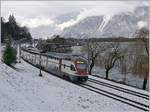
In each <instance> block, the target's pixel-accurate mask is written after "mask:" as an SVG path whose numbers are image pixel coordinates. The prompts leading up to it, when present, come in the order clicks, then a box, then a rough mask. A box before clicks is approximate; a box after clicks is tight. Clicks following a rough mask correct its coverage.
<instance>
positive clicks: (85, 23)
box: [61, 7, 148, 38]
mask: <svg viewBox="0 0 150 112" xmlns="http://www.w3.org/2000/svg"><path fill="white" fill-rule="evenodd" d="M139 23H141V25H142V24H143V25H145V26H146V25H147V24H148V7H137V8H136V9H135V11H134V12H133V13H132V12H124V13H119V14H116V15H114V16H109V15H108V16H105V15H101V16H93V17H87V18H86V19H84V20H82V21H80V22H79V23H77V24H75V25H74V26H71V27H68V28H65V29H64V30H63V32H62V33H61V35H62V36H63V37H76V38H90V37H97V38H99V37H117V36H124V37H132V36H133V34H134V33H135V31H136V30H137V29H139V27H142V26H139V25H140V24H139Z"/></svg>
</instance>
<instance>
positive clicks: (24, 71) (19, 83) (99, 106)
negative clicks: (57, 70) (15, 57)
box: [0, 61, 141, 112]
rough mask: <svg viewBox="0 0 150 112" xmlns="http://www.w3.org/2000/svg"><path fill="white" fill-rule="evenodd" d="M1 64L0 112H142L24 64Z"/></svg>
mask: <svg viewBox="0 0 150 112" xmlns="http://www.w3.org/2000/svg"><path fill="white" fill-rule="evenodd" d="M15 67H16V68H17V70H14V69H12V68H10V67H8V66H6V65H5V64H4V63H2V62H1V63H0V112H7V111H11V112H16V111H19V112H20V111H24V112H31V111H32V112H100V111H103V112H106V111H107V112H108V111H109V112H110V111H111V112H112V111H113V112H117V111H119V112H120V111H132V112H133V111H135V112H138V111H139V112H141V110H139V109H137V108H134V107H132V106H129V105H127V104H124V103H121V102H119V101H116V100H113V99H110V98H108V97H105V96H103V95H99V94H96V93H94V92H91V91H89V90H86V89H84V88H81V87H79V86H77V85H74V84H71V83H69V82H67V81H64V80H62V79H59V78H57V77H54V76H52V75H50V74H48V73H46V72H42V74H43V77H39V76H38V74H39V69H37V68H35V67H33V66H31V65H29V64H28V63H26V62H24V61H22V63H20V64H19V63H18V64H16V66H15Z"/></svg>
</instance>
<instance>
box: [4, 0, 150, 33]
mask: <svg viewBox="0 0 150 112" xmlns="http://www.w3.org/2000/svg"><path fill="white" fill-rule="evenodd" d="M143 5H147V6H149V2H148V1H1V15H2V17H4V18H5V19H6V18H8V16H9V15H10V14H13V15H14V16H15V18H16V21H17V22H18V23H19V24H20V25H21V26H24V25H26V26H28V27H29V28H36V27H38V26H41V25H45V26H46V25H55V26H56V27H58V28H59V29H60V30H63V29H64V28H66V27H69V26H71V25H74V24H76V23H77V22H79V21H81V20H82V19H84V18H86V17H88V16H95V15H106V16H108V17H111V16H113V15H114V14H117V13H120V12H124V11H128V12H132V11H133V10H134V9H135V8H136V7H137V6H143ZM74 11H78V12H79V15H78V16H77V18H76V19H71V20H69V21H67V22H64V23H60V24H55V19H54V18H55V17H58V16H60V15H62V14H66V13H69V12H74Z"/></svg>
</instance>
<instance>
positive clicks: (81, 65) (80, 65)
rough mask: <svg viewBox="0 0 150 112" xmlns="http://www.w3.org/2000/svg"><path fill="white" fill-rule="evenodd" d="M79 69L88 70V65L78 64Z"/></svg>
mask: <svg viewBox="0 0 150 112" xmlns="http://www.w3.org/2000/svg"><path fill="white" fill-rule="evenodd" d="M77 68H78V69H80V70H86V64H85V63H83V64H77Z"/></svg>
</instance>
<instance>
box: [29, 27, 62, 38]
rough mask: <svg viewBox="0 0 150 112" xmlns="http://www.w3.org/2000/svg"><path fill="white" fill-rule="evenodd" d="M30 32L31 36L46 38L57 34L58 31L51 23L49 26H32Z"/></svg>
mask: <svg viewBox="0 0 150 112" xmlns="http://www.w3.org/2000/svg"><path fill="white" fill-rule="evenodd" d="M30 32H31V34H32V37H34V38H37V39H38V38H47V37H49V38H50V37H51V36H52V35H54V34H59V33H60V31H59V30H58V29H57V28H56V27H55V26H52V25H49V26H39V27H36V28H32V29H30Z"/></svg>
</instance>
